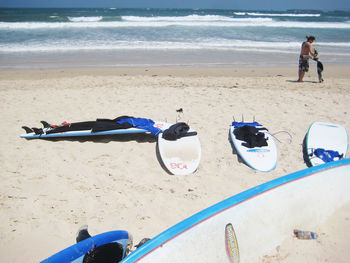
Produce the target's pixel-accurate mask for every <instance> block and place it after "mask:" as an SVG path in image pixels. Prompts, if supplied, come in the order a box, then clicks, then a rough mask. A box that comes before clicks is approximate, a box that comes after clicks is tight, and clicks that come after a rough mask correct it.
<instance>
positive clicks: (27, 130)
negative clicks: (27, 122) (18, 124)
mask: <svg viewBox="0 0 350 263" xmlns="http://www.w3.org/2000/svg"><path fill="white" fill-rule="evenodd" d="M22 129H24V130H25V131H26V133H32V132H34V131H33V130H32V129H31V128H29V127H27V126H22Z"/></svg>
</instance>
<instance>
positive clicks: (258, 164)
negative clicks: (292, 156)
mask: <svg viewBox="0 0 350 263" xmlns="http://www.w3.org/2000/svg"><path fill="white" fill-rule="evenodd" d="M234 123H235V122H234ZM254 123H256V122H254ZM254 123H244V122H239V123H238V124H240V125H244V124H254ZM256 124H257V125H256V127H257V128H263V126H261V125H260V124H258V123H256ZM235 129H236V127H235V126H234V125H232V126H230V138H231V141H232V143H233V144H234V147H235V148H236V150H237V153H238V154H239V156H240V157H241V158H242V159H243V161H244V162H245V163H246V164H247V165H248V166H250V167H251V168H253V169H255V170H258V171H261V172H269V171H272V170H273V169H275V167H276V165H277V161H278V150H277V145H276V143H275V140H274V138H273V136H272V135H271V134H270V133H269V132H268V131H267V130H261V131H260V132H262V133H264V135H265V138H267V146H262V147H254V148H248V147H246V146H244V141H241V140H239V139H237V138H236V136H235V135H234V130H235Z"/></svg>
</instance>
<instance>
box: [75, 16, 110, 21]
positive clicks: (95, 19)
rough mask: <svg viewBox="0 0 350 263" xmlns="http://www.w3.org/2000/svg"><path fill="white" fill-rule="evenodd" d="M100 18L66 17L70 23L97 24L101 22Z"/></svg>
mask: <svg viewBox="0 0 350 263" xmlns="http://www.w3.org/2000/svg"><path fill="white" fill-rule="evenodd" d="M102 18H103V17H102V16H79V17H68V19H69V21H71V22H97V21H101V20H102Z"/></svg>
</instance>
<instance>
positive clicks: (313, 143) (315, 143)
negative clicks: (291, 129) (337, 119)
mask: <svg viewBox="0 0 350 263" xmlns="http://www.w3.org/2000/svg"><path fill="white" fill-rule="evenodd" d="M304 147H305V148H306V149H304V150H305V151H306V155H307V156H306V160H307V161H308V162H309V163H308V164H309V165H310V166H315V165H320V164H324V163H325V162H328V161H331V160H334V161H336V160H339V159H342V158H345V157H346V154H347V152H348V148H349V138H348V134H347V132H346V129H345V128H344V127H343V126H341V125H339V124H334V123H325V122H314V123H312V124H311V125H310V127H309V130H308V131H307V134H306V138H305V145H304ZM332 152H333V153H335V155H334V156H322V154H323V155H329V154H330V153H332ZM318 153H319V154H318ZM320 157H321V158H320ZM328 157H329V158H328Z"/></svg>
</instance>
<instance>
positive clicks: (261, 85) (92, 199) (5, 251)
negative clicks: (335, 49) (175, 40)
mask: <svg viewBox="0 0 350 263" xmlns="http://www.w3.org/2000/svg"><path fill="white" fill-rule="evenodd" d="M349 73H350V67H349V66H344V67H340V66H332V67H327V70H325V73H324V79H325V82H323V83H317V74H316V69H315V67H311V69H310V72H309V73H308V74H306V76H305V82H304V83H296V82H295V80H296V79H297V69H296V67H256V68H252V67H241V68H240V67H185V68H181V67H163V68H161V67H123V68H112V67H110V68H80V69H79V68H74V69H70V68H60V69H30V70H24V69H23V70H1V71H0V95H1V96H0V110H1V115H2V123H1V127H2V128H1V131H0V133H1V135H0V158H1V167H0V176H1V184H0V189H1V190H0V193H1V196H0V197H1V201H0V209H1V210H0V211H1V213H0V252H1V255H2V256H1V262H38V261H40V260H43V259H45V258H46V257H48V256H50V255H52V254H53V253H55V252H58V251H59V250H61V249H64V248H65V247H67V246H70V245H72V244H74V243H75V234H76V231H77V229H78V228H79V227H80V226H81V225H84V224H88V225H89V230H90V233H91V234H93V235H94V234H98V233H102V232H106V231H110V230H127V231H129V232H130V233H131V234H132V235H133V237H134V243H138V242H139V241H140V240H141V239H142V238H144V237H149V238H151V237H154V236H156V235H157V234H159V233H160V232H162V231H164V230H166V229H167V228H169V227H171V226H172V225H174V224H176V223H178V222H179V221H181V220H183V219H185V218H187V217H189V216H191V215H192V214H194V213H196V212H199V211H201V210H202V209H204V208H206V207H208V206H210V205H213V204H215V203H217V202H219V201H222V200H223V199H225V198H228V197H230V196H233V195H235V194H237V193H240V192H242V191H244V190H247V189H249V188H251V187H254V186H256V185H259V184H261V183H264V182H267V181H270V180H272V179H275V178H278V177H280V176H283V175H286V174H288V173H291V172H295V171H298V170H301V169H304V168H307V166H306V165H305V163H304V160H303V154H302V142H303V139H304V136H305V134H306V132H307V130H308V128H309V125H310V124H311V123H312V122H315V121H322V122H332V123H337V124H340V125H343V126H344V127H345V128H346V129H347V131H348V133H349V132H350V111H349V102H350V74H349ZM179 108H182V109H183V111H184V113H183V114H181V115H179V114H178V113H177V112H176V110H177V109H179ZM121 115H130V116H135V117H144V118H150V119H153V120H159V121H167V122H176V120H179V121H185V122H188V123H189V125H190V126H191V127H192V128H193V129H195V130H197V132H198V136H199V139H200V141H201V146H202V159H201V163H200V165H199V168H198V170H197V171H196V173H194V174H191V175H187V176H174V175H170V174H168V173H167V172H166V171H165V170H164V169H163V168H162V167H161V165H160V163H159V160H158V159H157V156H156V140H155V138H153V137H152V136H150V135H122V136H109V137H98V138H92V137H90V138H84V139H76V138H75V139H61V140H25V139H22V138H20V137H19V135H20V134H22V133H24V131H23V130H22V129H21V126H23V125H26V126H30V127H40V126H41V124H40V121H41V120H46V121H48V122H50V123H53V124H59V123H61V122H63V121H67V122H78V121H86V120H95V119H96V118H115V117H118V116H121ZM242 116H244V120H246V121H251V120H253V118H254V117H255V120H256V121H258V122H260V123H261V124H263V125H264V126H266V127H267V128H268V129H269V131H270V132H271V133H272V134H275V133H276V135H275V136H276V138H277V139H278V148H279V162H278V165H277V167H276V169H275V170H273V171H272V172H269V173H262V172H257V171H254V170H252V169H251V168H249V167H248V166H246V165H245V164H243V163H241V162H239V160H238V157H237V155H235V154H233V150H232V147H231V144H230V142H229V140H228V131H229V126H230V124H231V122H232V121H233V117H235V118H236V120H241V118H242ZM279 131H284V132H283V133H278V132H279ZM288 134H289V135H290V136H291V138H292V141H291V142H290V136H289V135H288ZM348 156H349V155H348ZM349 218H350V207H349V206H345V207H344V209H340V210H339V211H337V213H336V214H334V215H333V216H332V217H331V218H330V219H329V221H327V222H325V223H324V225H320V226H319V227H318V228H317V229H316V232H318V233H320V238H319V239H318V241H317V242H313V243H312V241H309V243H307V242H308V241H302V242H304V244H307V245H304V244H300V240H297V239H295V238H293V237H292V236H291V238H290V239H288V240H286V241H285V242H284V243H283V244H281V246H280V247H277V248H276V250H275V251H271V253H269V254H267V255H266V256H265V257H263V258H260V259H258V260H257V262H347V261H348V259H349V258H350V249H349V248H350V245H349V244H350V242H349V235H347V236H345V235H344V233H349V229H350V222H349ZM310 242H311V243H310ZM321 252H322V253H321Z"/></svg>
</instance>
